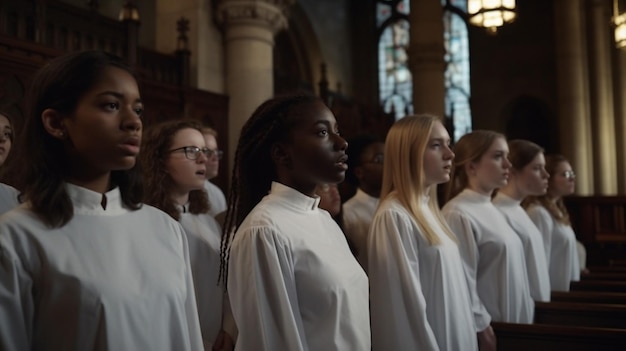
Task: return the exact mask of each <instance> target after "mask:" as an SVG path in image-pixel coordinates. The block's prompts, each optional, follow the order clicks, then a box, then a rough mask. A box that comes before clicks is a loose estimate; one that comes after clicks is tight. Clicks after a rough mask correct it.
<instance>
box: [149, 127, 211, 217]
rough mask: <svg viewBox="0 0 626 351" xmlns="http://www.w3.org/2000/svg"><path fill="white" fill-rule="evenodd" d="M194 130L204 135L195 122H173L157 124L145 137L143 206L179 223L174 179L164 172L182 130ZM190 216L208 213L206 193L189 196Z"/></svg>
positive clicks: (199, 191) (200, 192) (190, 193)
mask: <svg viewBox="0 0 626 351" xmlns="http://www.w3.org/2000/svg"><path fill="white" fill-rule="evenodd" d="M188 128H190V129H195V130H197V131H199V132H201V133H202V125H201V124H200V123H198V122H196V121H193V120H174V121H167V122H162V123H159V124H156V125H154V126H152V127H150V128H149V129H148V130H147V131H146V132H145V134H144V137H143V143H142V144H143V145H142V147H141V154H140V158H139V159H140V162H141V168H142V170H143V180H144V194H146V195H145V198H144V202H145V203H146V204H148V205H151V206H154V207H156V208H158V209H160V210H162V211H163V212H165V213H167V214H168V215H170V216H171V217H172V218H174V219H175V220H177V221H178V220H180V211H179V210H178V209H177V208H176V204H175V203H174V201H173V200H172V197H171V191H172V187H173V186H174V182H173V180H172V177H170V175H169V173H168V172H167V171H166V169H165V159H166V157H167V156H168V153H167V151H168V150H169V149H171V148H172V140H173V139H174V136H175V135H176V133H177V132H178V131H180V130H183V129H188ZM189 212H190V213H194V214H199V213H208V212H209V200H208V197H207V193H206V191H205V190H204V189H200V190H192V191H191V192H189Z"/></svg>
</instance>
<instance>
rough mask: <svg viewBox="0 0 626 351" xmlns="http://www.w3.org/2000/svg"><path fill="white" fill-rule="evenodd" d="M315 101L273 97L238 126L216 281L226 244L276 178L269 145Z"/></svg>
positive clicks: (224, 270)
mask: <svg viewBox="0 0 626 351" xmlns="http://www.w3.org/2000/svg"><path fill="white" fill-rule="evenodd" d="M315 103H322V102H321V100H320V99H319V98H317V97H315V96H313V95H287V96H281V97H275V98H273V99H270V100H267V101H266V102H264V103H263V104H261V105H260V106H259V107H258V108H257V109H256V110H255V111H254V113H253V114H252V116H251V117H250V119H248V121H247V122H246V124H245V125H244V126H243V128H242V129H241V135H240V136H239V142H238V145H237V151H236V152H235V164H234V167H233V175H232V182H231V190H230V195H229V197H228V203H229V204H230V206H229V207H228V210H227V212H226V219H225V222H224V228H223V235H222V245H221V258H222V260H221V265H220V275H219V279H220V281H224V282H226V281H227V280H228V272H227V267H228V259H229V255H230V243H231V241H232V239H233V238H234V236H235V232H236V231H237V229H238V228H239V226H240V225H241V222H243V220H244V218H245V217H246V216H247V215H248V214H249V213H250V211H252V209H253V208H254V206H256V205H257V204H258V203H259V202H260V201H261V199H262V198H263V197H264V196H265V195H267V193H268V192H269V190H270V188H271V184H272V181H274V180H276V179H277V173H276V167H275V166H274V161H273V160H272V157H271V148H272V145H274V144H275V143H276V142H279V141H285V140H287V138H288V135H289V132H290V131H291V130H292V128H293V127H294V126H295V124H296V122H297V119H298V116H301V115H302V114H303V113H304V110H303V108H304V107H307V106H311V105H313V104H315Z"/></svg>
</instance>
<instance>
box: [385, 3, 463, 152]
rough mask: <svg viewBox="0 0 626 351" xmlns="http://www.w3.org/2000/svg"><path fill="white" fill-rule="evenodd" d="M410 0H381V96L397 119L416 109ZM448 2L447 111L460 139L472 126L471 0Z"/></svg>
mask: <svg viewBox="0 0 626 351" xmlns="http://www.w3.org/2000/svg"><path fill="white" fill-rule="evenodd" d="M409 2H410V1H409V0H377V2H376V20H377V22H376V24H377V27H378V77H379V97H380V102H381V105H382V106H383V108H384V110H385V112H388V113H389V112H391V111H394V112H395V116H396V119H399V118H402V117H403V116H405V115H407V114H410V113H413V104H412V96H413V83H412V79H413V77H412V75H411V72H410V71H409V68H408V54H407V50H408V46H409V25H410V23H409V18H408V15H409V10H410V8H409ZM442 6H444V15H443V19H442V20H443V22H444V46H445V57H444V59H445V62H446V71H445V87H446V97H445V111H446V117H447V118H451V119H452V125H453V126H454V133H453V139H454V140H455V141H456V140H458V139H459V138H460V137H461V136H463V135H464V134H465V133H467V132H469V131H471V129H472V114H471V109H470V104H469V98H470V71H469V69H470V68H469V44H468V33H467V22H466V21H465V20H464V16H465V15H466V14H467V0H442Z"/></svg>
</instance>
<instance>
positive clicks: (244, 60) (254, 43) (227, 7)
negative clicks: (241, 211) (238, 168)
mask: <svg viewBox="0 0 626 351" xmlns="http://www.w3.org/2000/svg"><path fill="white" fill-rule="evenodd" d="M292 3H293V0H222V1H220V3H219V5H218V10H217V11H218V12H217V13H218V19H219V21H220V22H221V23H222V24H223V26H224V29H225V43H226V83H225V85H226V93H227V94H228V96H229V104H228V142H229V145H228V146H229V148H228V150H229V159H230V164H233V163H232V161H233V160H234V155H235V151H236V149H237V143H238V141H239V134H240V133H241V127H243V125H244V124H245V122H246V120H247V119H248V118H249V117H250V115H251V114H252V112H254V110H255V109H256V108H257V107H258V106H259V105H260V104H261V103H263V102H264V101H265V100H267V99H269V98H270V97H272V96H273V95H274V77H273V48H274V34H275V33H276V32H277V31H278V30H280V29H283V28H286V27H287V18H286V16H285V14H284V12H283V10H284V9H285V8H286V7H287V6H288V5H290V4H292Z"/></svg>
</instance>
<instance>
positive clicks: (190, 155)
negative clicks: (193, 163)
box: [168, 146, 224, 160]
mask: <svg viewBox="0 0 626 351" xmlns="http://www.w3.org/2000/svg"><path fill="white" fill-rule="evenodd" d="M180 151H183V152H184V153H185V157H187V159H189V160H197V159H198V156H199V155H200V153H202V154H204V157H206V158H212V157H213V156H217V159H218V160H221V159H222V156H224V152H223V151H222V150H211V149H209V148H208V147H203V148H199V147H197V146H183V147H179V148H176V149H172V150H169V151H168V152H170V153H171V152H180Z"/></svg>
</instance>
